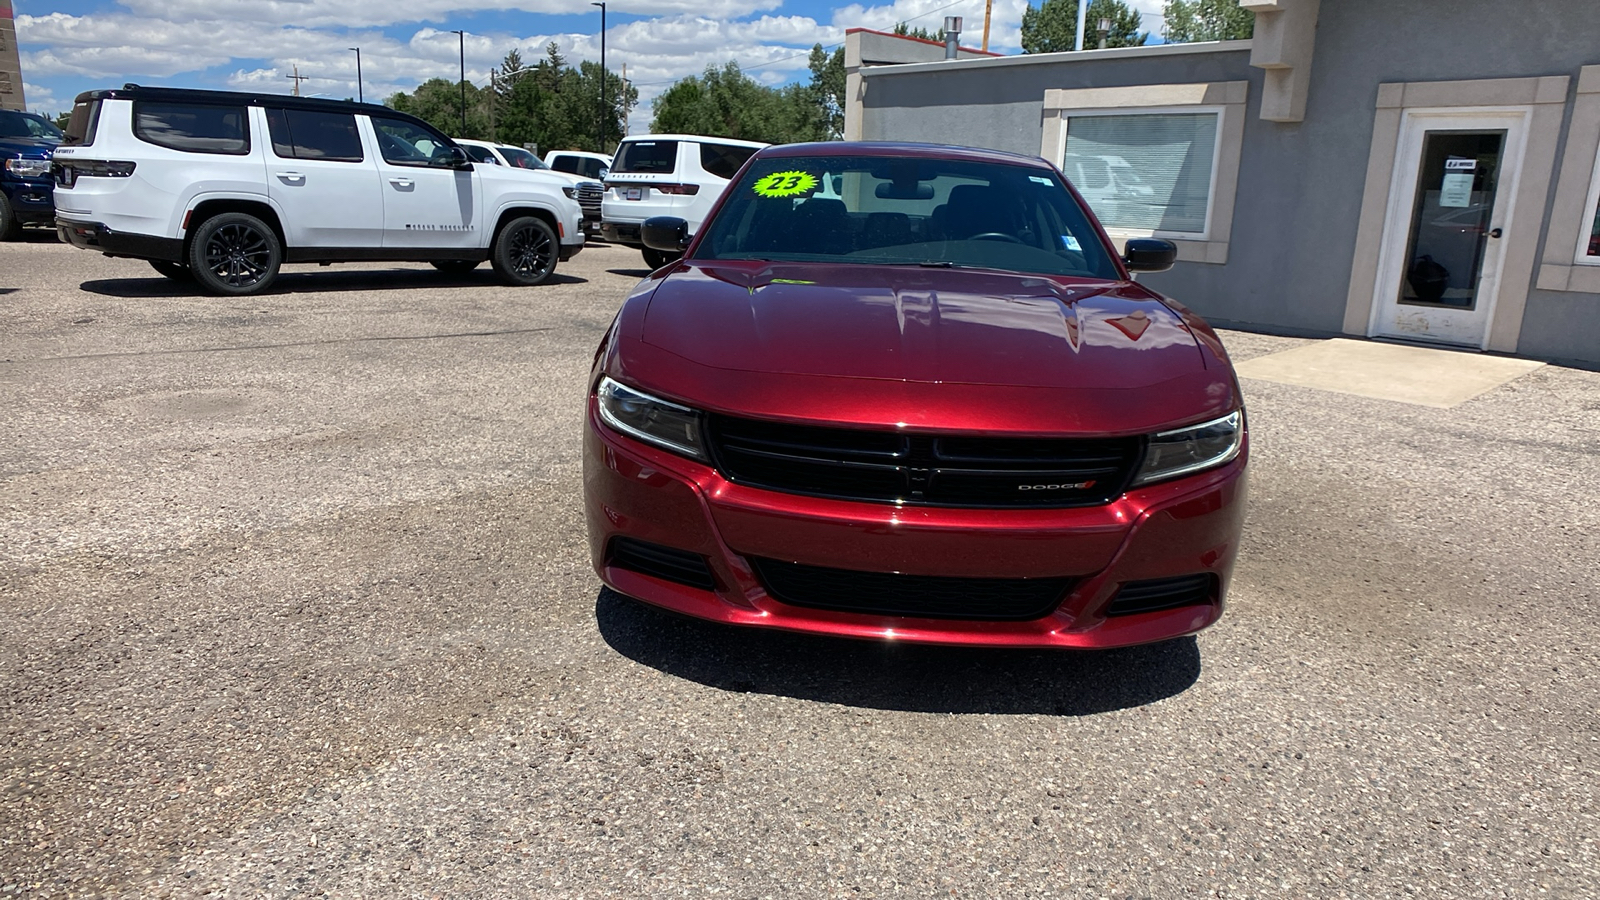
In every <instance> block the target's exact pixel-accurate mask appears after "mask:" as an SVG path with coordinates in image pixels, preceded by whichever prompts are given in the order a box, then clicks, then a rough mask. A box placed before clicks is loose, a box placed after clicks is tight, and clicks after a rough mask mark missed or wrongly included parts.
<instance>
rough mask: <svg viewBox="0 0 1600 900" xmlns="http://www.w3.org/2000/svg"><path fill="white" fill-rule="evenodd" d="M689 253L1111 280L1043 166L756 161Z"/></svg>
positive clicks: (1079, 212) (870, 159) (1081, 218)
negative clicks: (998, 270)
mask: <svg viewBox="0 0 1600 900" xmlns="http://www.w3.org/2000/svg"><path fill="white" fill-rule="evenodd" d="M707 229H708V231H707V234H706V236H705V239H704V240H703V241H701V243H700V245H699V247H698V248H697V249H696V251H695V258H696V259H771V260H785V261H806V262H828V263H860V264H875V265H885V264H887V265H930V266H944V265H948V266H966V267H976V268H986V269H1000V270H1003V271H1010V272H1029V273H1037V274H1043V275H1079V276H1085V277H1090V278H1106V279H1114V278H1118V277H1120V276H1119V275H1118V272H1117V268H1116V266H1115V264H1113V263H1112V261H1111V258H1110V255H1109V254H1108V253H1107V252H1106V248H1105V246H1104V245H1103V244H1102V243H1101V242H1100V236H1099V234H1098V233H1097V232H1096V231H1095V229H1094V226H1093V225H1092V224H1090V219H1089V216H1088V214H1087V213H1086V212H1085V211H1084V210H1083V209H1082V208H1081V207H1080V206H1078V204H1077V202H1076V201H1074V200H1073V197H1072V195H1071V194H1070V193H1068V191H1067V189H1066V186H1065V185H1063V184H1062V182H1061V179H1060V178H1059V177H1058V176H1057V175H1056V174H1055V173H1054V172H1052V171H1050V170H1049V169H1045V168H1041V167H1038V166H1024V165H1011V164H1006V163H993V162H973V161H960V160H944V159H931V158H921V157H891V156H806V157H795V156H786V157H769V158H766V159H758V160H756V161H755V162H754V163H752V164H751V166H750V168H749V169H748V170H746V171H745V173H744V176H743V177H742V178H740V179H739V180H738V181H736V182H734V183H733V185H731V186H730V187H729V188H728V192H727V195H726V199H725V202H724V204H723V206H722V209H721V210H720V211H719V212H718V213H717V215H716V218H715V219H714V220H713V221H711V222H710V223H709V225H708V226H707Z"/></svg>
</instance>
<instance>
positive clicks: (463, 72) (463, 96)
mask: <svg viewBox="0 0 1600 900" xmlns="http://www.w3.org/2000/svg"><path fill="white" fill-rule="evenodd" d="M455 33H456V36H457V37H459V38H460V39H461V136H462V137H466V136H467V33H466V32H465V31H460V30H456V32H455Z"/></svg>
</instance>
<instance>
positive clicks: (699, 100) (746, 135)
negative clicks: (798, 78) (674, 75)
mask: <svg viewBox="0 0 1600 900" xmlns="http://www.w3.org/2000/svg"><path fill="white" fill-rule="evenodd" d="M653 109H654V111H655V119H654V121H652V122H651V123H650V130H651V131H655V132H669V133H670V132H677V133H683V134H704V135H712V136H716V137H730V138H739V139H742V140H748V141H765V142H767V143H769V144H788V143H793V142H795V141H823V140H828V139H829V137H830V136H831V135H830V132H831V124H830V121H829V118H828V116H827V113H826V110H825V109H824V108H823V106H822V105H821V104H820V103H819V102H818V94H817V92H816V90H814V89H813V88H812V86H811V85H803V84H790V85H785V86H783V87H781V88H770V87H767V86H765V85H762V84H759V83H758V82H756V81H755V80H754V79H752V78H751V77H750V76H748V75H746V74H744V72H742V71H740V69H739V64H738V63H735V62H729V63H727V64H726V65H724V66H723V67H722V68H720V69H719V68H717V67H716V66H708V67H707V68H706V70H705V72H704V73H703V74H701V75H699V76H690V77H688V78H684V79H682V80H680V81H678V82H677V83H676V84H674V85H672V86H671V87H669V88H667V90H666V91H664V92H663V93H662V94H661V96H659V97H657V98H656V99H655V101H654V104H653ZM840 124H841V127H842V124H843V123H842V120H841V123H840Z"/></svg>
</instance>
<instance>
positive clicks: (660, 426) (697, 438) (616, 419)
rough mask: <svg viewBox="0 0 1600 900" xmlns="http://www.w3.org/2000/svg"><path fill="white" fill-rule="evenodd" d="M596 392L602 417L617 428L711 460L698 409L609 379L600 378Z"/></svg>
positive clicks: (685, 453) (646, 441)
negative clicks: (706, 449) (704, 439)
mask: <svg viewBox="0 0 1600 900" xmlns="http://www.w3.org/2000/svg"><path fill="white" fill-rule="evenodd" d="M595 394H596V396H597V397H598V398H599V400H600V418H601V420H603V421H604V422H605V423H606V424H607V425H609V426H611V427H612V428H614V429H616V430H617V431H620V432H622V433H623V434H626V435H628V436H629V437H635V438H638V439H639V440H641V441H644V442H645V443H647V444H655V445H656V446H657V447H665V448H666V449H668V450H671V451H672V452H674V453H682V454H683V455H684V456H692V457H694V458H695V459H699V460H709V459H710V457H709V456H708V455H707V454H706V451H705V444H704V443H703V442H702V440H701V432H702V428H701V424H700V423H701V416H700V413H699V412H698V411H696V410H693V409H690V408H689V407H687V406H679V405H678V404H676V403H669V402H668V401H666V400H662V399H661V398H659V397H652V396H650V395H649V394H646V393H644V392H643V391H636V390H634V389H633V388H631V387H628V386H627V385H624V384H619V383H617V382H615V381H612V380H611V379H610V378H602V379H600V387H599V388H598V389H597V390H596V391H595Z"/></svg>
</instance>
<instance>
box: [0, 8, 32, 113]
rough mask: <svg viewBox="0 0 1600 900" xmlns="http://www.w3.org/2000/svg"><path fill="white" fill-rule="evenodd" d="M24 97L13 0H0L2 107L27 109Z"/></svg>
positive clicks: (0, 82) (0, 106)
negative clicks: (12, 6)
mask: <svg viewBox="0 0 1600 900" xmlns="http://www.w3.org/2000/svg"><path fill="white" fill-rule="evenodd" d="M26 108H27V107H26V106H25V105H24V104H23V97H22V59H21V57H20V56H18V54H17V23H16V20H15V17H14V16H13V15H12V9H11V0H0V109H26Z"/></svg>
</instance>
